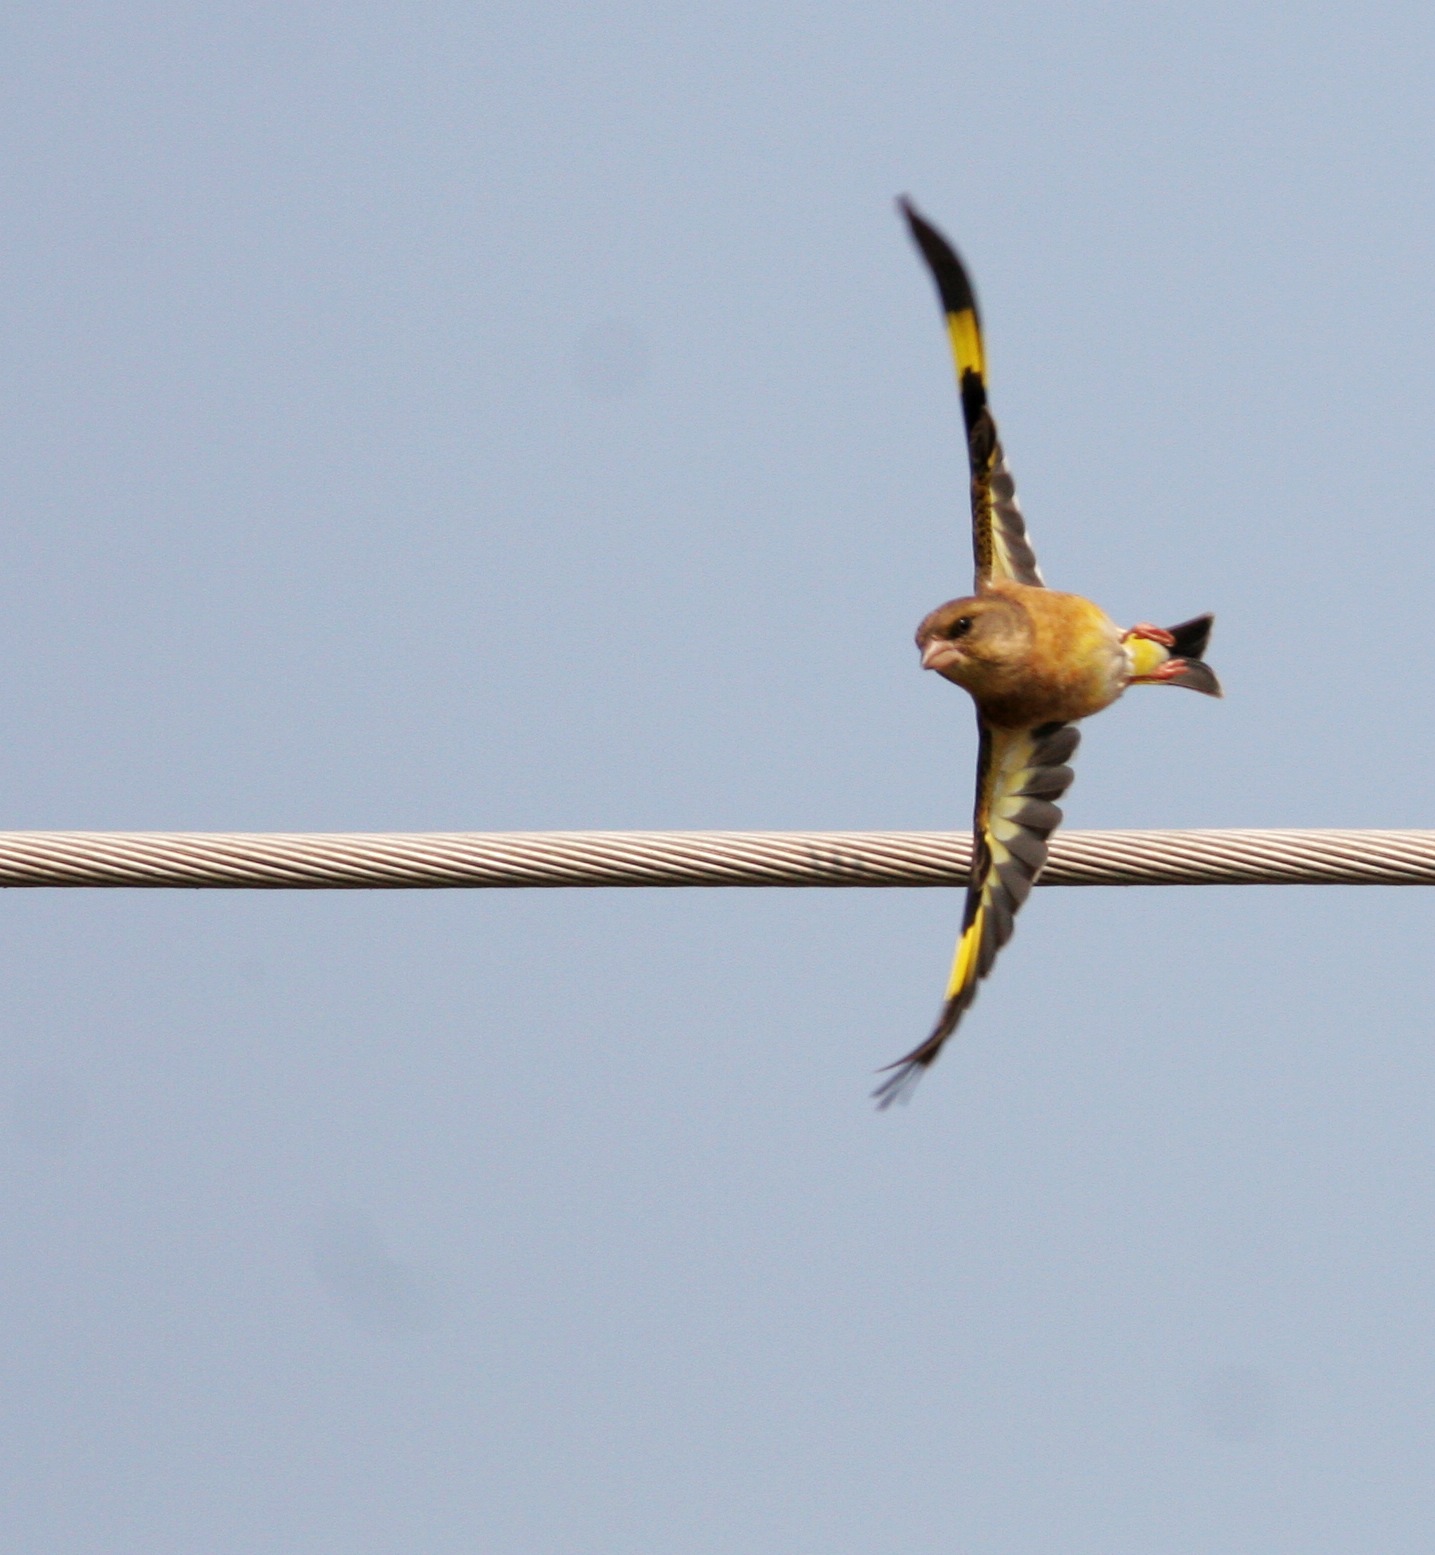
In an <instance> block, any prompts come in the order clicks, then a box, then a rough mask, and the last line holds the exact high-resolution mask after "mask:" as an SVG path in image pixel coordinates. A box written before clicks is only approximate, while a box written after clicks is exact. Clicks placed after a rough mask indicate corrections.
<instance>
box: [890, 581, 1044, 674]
mask: <svg viewBox="0 0 1435 1555" xmlns="http://www.w3.org/2000/svg"><path fill="white" fill-rule="evenodd" d="M917 647H918V648H920V649H921V651H922V668H923V669H924V670H936V672H937V673H938V674H939V675H941V676H943V677H944V678H945V679H947V680H951V681H955V682H956V684H957V685H959V686H965V687H966V689H967V690H968V691H970V692H972V694H973V695H975V696H980V695H981V694H982V693H983V692H985V691H995V690H997V689H998V688H999V687H1000V686H1002V685H1003V684H1004V683H1005V682H1006V681H1008V679H1009V678H1010V676H1011V674H1012V673H1013V671H1017V670H1019V669H1020V668H1021V666H1022V664H1023V663H1024V662H1025V660H1026V657H1027V655H1028V654H1029V653H1030V651H1031V621H1030V619H1029V618H1028V616H1027V613H1026V611H1025V610H1023V609H1022V608H1021V606H1020V605H1018V604H1017V603H1015V602H1014V601H1013V600H1010V599H1003V598H1002V597H1001V596H1000V595H994V594H984V595H978V596H976V597H974V598H972V599H952V600H948V602H947V603H946V604H945V605H938V607H937V608H936V609H935V610H934V611H932V613H931V614H930V615H929V616H928V617H927V618H926V619H925V620H924V621H923V622H922V624H921V625H920V626H919V627H918V628H917Z"/></svg>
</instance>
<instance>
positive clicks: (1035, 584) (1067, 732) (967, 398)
mask: <svg viewBox="0 0 1435 1555" xmlns="http://www.w3.org/2000/svg"><path fill="white" fill-rule="evenodd" d="M901 207H902V211H903V213H904V215H905V216H906V218H907V222H908V225H909V227H910V229H911V232H912V236H913V238H914V239H915V241H916V243H917V246H918V248H920V250H921V252H922V256H923V258H924V259H925V260H926V261H927V264H928V267H929V268H930V269H931V272H932V277H933V279H934V280H935V281H936V283H937V291H938V295H939V296H940V298H941V301H942V310H943V313H944V314H945V316H946V323H947V335H948V339H949V341H950V344H951V348H952V355H953V358H954V360H955V362H956V368H957V385H958V388H959V390H960V393H961V399H962V415H963V419H964V420H965V422H966V429H967V454H968V459H969V462H970V465H971V475H972V485H971V500H972V548H973V551H974V554H975V557H976V581H975V591H974V592H973V593H972V594H971V595H969V596H968V597H966V598H963V599H953V600H949V601H948V602H947V603H946V604H945V605H940V606H938V608H937V609H936V610H934V611H932V612H931V614H930V615H928V616H927V617H926V619H925V620H924V621H923V622H922V624H921V625H920V626H919V627H918V628H917V646H918V648H919V649H920V650H921V653H922V667H923V668H924V669H930V670H935V671H936V672H937V673H938V674H939V675H941V676H943V677H944V678H945V679H947V680H950V681H952V682H954V683H955V684H956V685H959V686H961V687H962V688H963V689H964V690H966V691H968V692H969V693H970V694H971V697H972V700H973V701H974V702H975V703H976V707H977V728H978V732H979V735H980V746H979V753H978V756H977V796H976V808H975V815H974V817H973V846H972V867H971V875H970V879H969V883H968V886H967V897H966V907H965V910H964V912H963V914H962V932H961V937H960V938H959V940H958V941H957V950H956V955H955V957H954V958H953V962H952V972H951V976H950V978H949V979H948V982H947V993H946V999H945V1001H944V1003H943V1005H942V1011H941V1014H940V1015H939V1016H938V1018H937V1023H936V1025H935V1026H934V1027H933V1028H932V1032H931V1034H930V1035H929V1036H928V1037H927V1039H926V1040H925V1041H924V1042H922V1043H921V1044H920V1045H919V1046H918V1047H916V1048H914V1049H913V1050H912V1051H911V1052H910V1053H908V1054H907V1056H906V1057H905V1058H902V1059H899V1060H898V1062H897V1063H895V1064H893V1065H891V1066H890V1068H891V1071H892V1072H891V1075H890V1077H889V1078H888V1079H887V1080H886V1081H884V1083H883V1084H882V1085H881V1086H880V1087H879V1088H878V1090H877V1092H876V1095H877V1097H878V1098H879V1101H880V1104H881V1105H882V1106H884V1107H885V1106H887V1105H889V1104H890V1103H891V1102H892V1101H893V1100H895V1098H896V1097H898V1096H900V1095H903V1094H904V1093H905V1092H906V1091H907V1089H908V1088H909V1087H910V1085H911V1084H912V1083H913V1082H914V1081H915V1079H916V1078H917V1076H918V1075H919V1074H921V1072H922V1071H923V1070H924V1069H925V1068H926V1067H927V1066H928V1065H929V1064H931V1063H932V1062H933V1061H934V1060H935V1058H936V1056H937V1054H938V1053H939V1052H940V1051H941V1049H942V1046H943V1044H944V1043H945V1042H946V1040H947V1038H948V1037H949V1036H951V1034H952V1032H954V1031H955V1030H956V1028H957V1023H958V1022H959V1021H960V1020H961V1018H962V1016H963V1015H964V1014H965V1013H966V1011H967V1010H968V1009H969V1008H970V1007H971V1004H972V1001H973V1000H974V999H975V998H976V993H977V985H978V983H979V982H980V981H981V979H982V978H984V977H985V976H986V975H987V973H988V972H989V971H990V970H991V967H992V964H993V962H994V961H995V959H996V955H997V952H998V951H999V950H1000V949H1001V947H1002V946H1003V945H1004V944H1005V943H1006V941H1007V940H1008V939H1009V938H1010V937H1011V932H1012V922H1013V919H1014V917H1015V915H1016V912H1017V910H1018V909H1019V908H1020V907H1021V905H1022V903H1023V902H1024V901H1025V900H1026V898H1027V895H1028V893H1029V892H1030V890H1031V887H1032V886H1033V884H1035V882H1036V879H1037V876H1038V875H1039V874H1040V873H1041V870H1042V867H1043V865H1044V864H1045V863H1046V855H1047V839H1048V838H1049V837H1050V836H1051V834H1052V832H1053V831H1055V830H1056V828H1057V826H1059V825H1060V824H1061V819H1062V816H1061V811H1060V810H1059V809H1058V808H1057V805H1056V803H1055V801H1056V800H1058V799H1060V798H1061V796H1062V794H1064V793H1065V791H1066V789H1067V787H1068V786H1069V785H1070V783H1071V778H1072V772H1071V768H1070V767H1069V766H1068V765H1067V762H1068V760H1069V759H1070V757H1071V755H1072V754H1073V752H1074V751H1075V750H1076V745H1077V739H1078V735H1077V731H1076V729H1075V728H1074V727H1073V725H1074V724H1075V723H1076V722H1077V721H1078V720H1079V719H1082V718H1089V717H1090V716H1091V715H1092V714H1093V713H1099V712H1100V711H1101V710H1102V708H1104V707H1109V706H1110V705H1111V703H1112V702H1114V701H1115V700H1116V699H1117V697H1119V696H1120V695H1121V694H1122V692H1123V691H1125V690H1126V688H1127V687H1128V686H1133V685H1143V684H1144V685H1159V684H1164V685H1173V686H1186V687H1188V688H1189V689H1191V690H1193V691H1202V692H1205V693H1206V694H1207V695H1209V696H1220V694H1221V688H1220V684H1219V683H1218V682H1217V680H1216V677H1215V675H1214V674H1213V673H1212V671H1211V669H1210V667H1209V666H1208V665H1207V664H1206V663H1205V662H1204V661H1203V655H1204V654H1205V651H1206V642H1207V639H1208V638H1209V637H1210V634H1211V620H1212V618H1211V617H1210V616H1198V617H1196V618H1195V619H1194V620H1192V621H1185V622H1182V623H1181V624H1180V625H1179V626H1173V627H1170V628H1166V629H1163V628H1160V627H1155V626H1149V625H1146V624H1142V625H1139V626H1133V627H1130V628H1129V629H1127V630H1126V631H1124V632H1123V631H1122V629H1121V628H1120V627H1119V626H1117V625H1116V623H1115V622H1114V621H1113V620H1112V619H1111V617H1110V616H1108V615H1107V614H1106V612H1105V611H1104V610H1102V609H1101V608H1100V606H1098V605H1094V604H1093V603H1092V602H1091V601H1090V600H1089V599H1083V598H1081V596H1080V595H1077V594H1061V593H1058V592H1056V591H1055V590H1054V589H1048V588H1047V587H1046V585H1045V582H1044V580H1043V578H1042V576H1041V570H1040V569H1039V568H1038V566H1037V563H1036V554H1035V552H1034V551H1033V549H1032V546H1031V540H1030V538H1029V536H1028V535H1027V531H1026V523H1025V521H1024V519H1023V518H1022V514H1021V508H1020V507H1019V506H1018V504H1017V500H1016V484H1015V482H1014V481H1013V480H1012V476H1011V471H1010V470H1009V469H1008V468H1007V463H1006V455H1005V454H1004V453H1003V452H1002V446H1001V440H1000V438H999V437H998V436H997V429H996V422H995V421H994V420H993V419H992V414H991V410H990V409H989V407H988V405H987V389H986V360H985V348H984V346H983V343H982V335H981V325H980V322H979V320H978V317H977V304H976V297H975V295H974V294H973V292H972V287H971V282H970V281H969V280H968V278H967V274H966V271H965V270H964V269H963V268H962V264H961V261H960V260H959V259H958V258H957V256H956V254H955V252H954V251H953V250H952V248H951V245H950V244H949V243H948V242H947V241H946V239H945V238H944V237H942V235H941V233H939V232H938V231H937V230H936V228H935V227H933V226H931V225H930V224H929V223H928V222H926V221H924V220H923V218H922V217H921V216H919V215H918V214H917V212H916V211H915V210H914V209H913V208H912V206H911V204H910V203H909V202H907V201H905V200H904V201H902V202H901Z"/></svg>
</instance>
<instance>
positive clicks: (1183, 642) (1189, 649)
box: [1166, 616, 1216, 660]
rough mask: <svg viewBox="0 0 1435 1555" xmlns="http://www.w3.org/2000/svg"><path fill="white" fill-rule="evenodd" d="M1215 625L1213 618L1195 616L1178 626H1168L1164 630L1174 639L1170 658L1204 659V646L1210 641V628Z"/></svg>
mask: <svg viewBox="0 0 1435 1555" xmlns="http://www.w3.org/2000/svg"><path fill="white" fill-rule="evenodd" d="M1215 623H1216V618H1215V616H1195V617H1194V618H1193V619H1192V620H1190V621H1182V623H1181V624H1180V626H1168V627H1167V628H1166V630H1167V631H1168V632H1170V634H1171V635H1172V637H1174V638H1175V639H1176V641H1175V643H1174V644H1173V645H1172V648H1171V655H1172V657H1173V658H1177V659H1198V660H1199V659H1202V658H1204V657H1205V654H1206V644H1207V643H1209V642H1210V640H1211V628H1212V627H1213V626H1214V625H1215Z"/></svg>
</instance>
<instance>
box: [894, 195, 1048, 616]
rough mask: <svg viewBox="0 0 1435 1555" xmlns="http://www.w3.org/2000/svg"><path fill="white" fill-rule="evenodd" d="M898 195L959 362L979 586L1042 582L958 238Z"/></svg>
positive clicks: (974, 298) (959, 384) (975, 300)
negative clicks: (1001, 432)
mask: <svg viewBox="0 0 1435 1555" xmlns="http://www.w3.org/2000/svg"><path fill="white" fill-rule="evenodd" d="M900 203H901V208H902V213H903V214H904V215H905V216H906V218H907V225H908V226H909V227H910V229H911V232H912V237H913V239H914V240H915V242H916V244H917V247H918V248H919V249H920V250H921V251H922V257H923V259H925V260H926V262H927V268H928V269H929V270H930V271H931V272H932V279H933V280H934V281H935V282H936V284H937V295H938V296H939V297H940V298H941V302H942V311H943V313H944V314H945V315H946V320H947V339H948V341H949V342H950V344H951V348H952V360H953V361H954V362H955V364H956V369H957V389H958V391H959V392H960V394H961V397H962V418H963V420H964V421H965V423H966V428H967V459H968V462H969V463H970V465H971V473H972V551H973V553H974V556H975V560H976V588H977V590H978V592H980V590H981V586H982V584H984V583H987V582H990V581H991V580H992V579H994V578H999V579H1006V580H1007V581H1008V582H1012V583H1027V584H1031V585H1032V586H1033V587H1041V585H1042V583H1043V582H1044V580H1043V578H1042V576H1041V569H1040V568H1039V567H1038V566H1037V564H1036V553H1035V552H1034V551H1033V550H1032V548H1031V541H1030V539H1029V538H1028V537H1027V532H1026V520H1025V519H1024V518H1023V517H1022V513H1021V507H1020V506H1019V504H1018V503H1017V500H1016V482H1015V481H1014V480H1013V479H1012V474H1011V471H1010V470H1009V469H1008V468H1007V462H1006V455H1005V454H1004V453H1003V452H1002V446H1001V440H1000V438H999V437H998V436H997V427H996V422H995V421H993V420H992V414H991V411H990V410H989V409H988V407H987V365H986V349H985V347H984V346H983V344H982V326H981V319H980V316H979V315H978V313H977V299H976V295H975V293H974V292H973V291H972V283H971V281H970V279H969V278H968V276H967V272H966V270H965V268H964V267H963V265H962V262H961V260H960V259H958V258H957V254H956V250H955V249H953V247H952V245H951V244H950V243H948V242H947V240H946V239H945V238H944V237H943V236H942V234H941V233H940V232H938V231H937V229H936V228H935V227H934V226H932V225H931V223H930V222H928V221H926V220H925V219H924V218H923V217H922V216H920V215H919V214H918V213H917V211H916V210H915V209H914V208H913V206H912V204H911V202H910V201H907V200H903V201H901V202H900Z"/></svg>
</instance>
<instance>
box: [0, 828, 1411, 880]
mask: <svg viewBox="0 0 1435 1555" xmlns="http://www.w3.org/2000/svg"><path fill="white" fill-rule="evenodd" d="M970 856H971V838H970V837H969V836H967V835H965V834H961V833H952V832H733V831H688V832H616V831H598V832H578V831H573V832H333V833H325V832H287V833H286V832H54V831H49V832H42V831H30V832H24V831H16V832H0V885H6V886H187V887H219V888H236V887H237V888H250V889H255V888H257V889H271V890H276V889H283V890H294V889H300V890H332V889H350V890H356V889H357V890H362V889H404V888H407V889H432V888H435V887H522V886H953V885H960V884H962V883H963V882H964V881H965V879H966V873H967V868H968V864H969V861H970ZM1040 883H1041V884H1042V885H1435V831H1245V830H1243V831H1071V832H1061V833H1058V834H1057V836H1056V837H1055V838H1053V840H1052V846H1051V859H1050V862H1049V864H1048V865H1047V868H1046V872H1045V873H1044V874H1043V875H1042V877H1041V882H1040Z"/></svg>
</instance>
